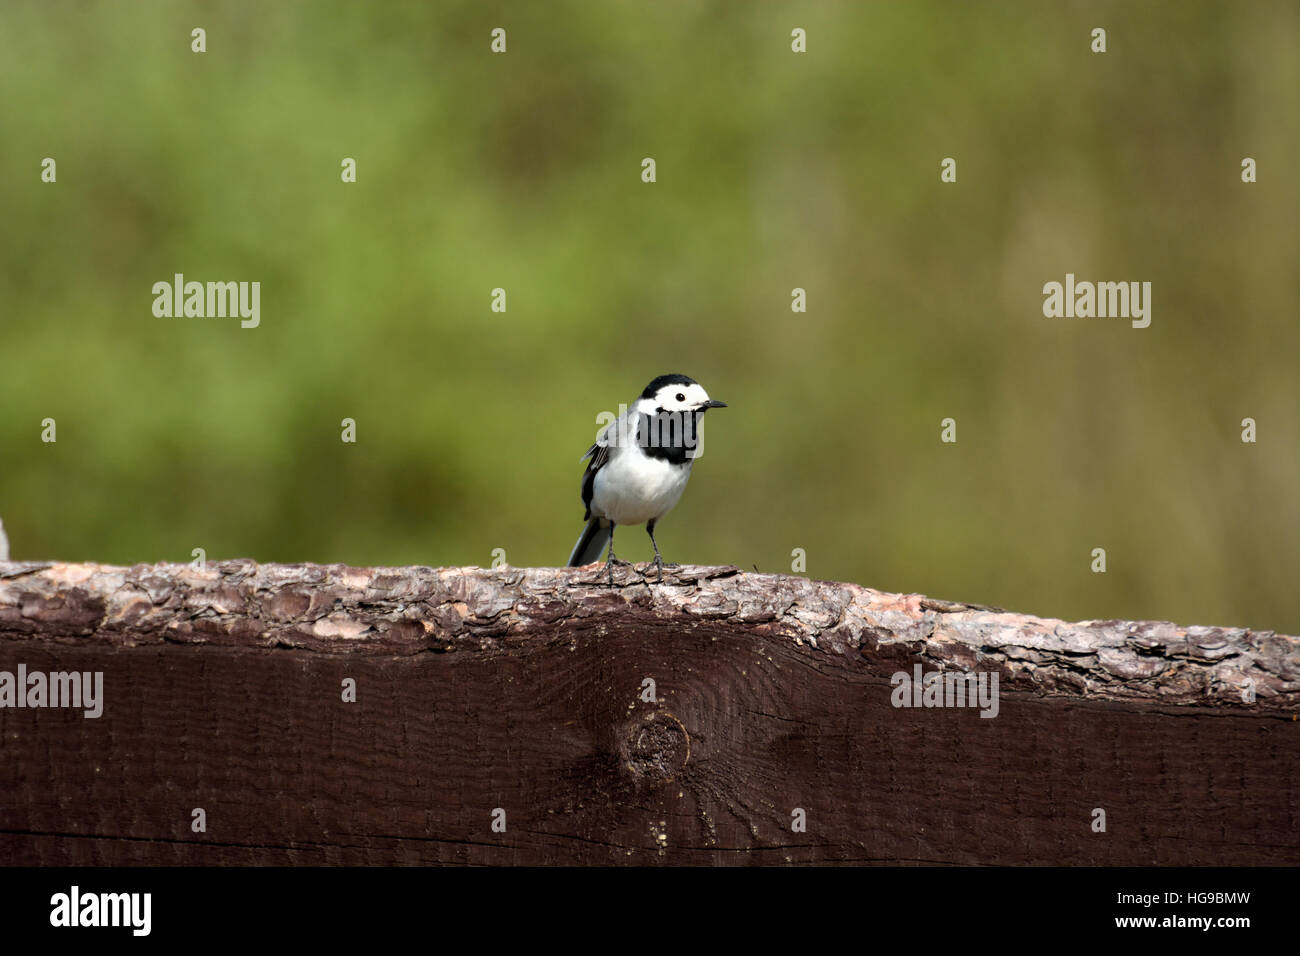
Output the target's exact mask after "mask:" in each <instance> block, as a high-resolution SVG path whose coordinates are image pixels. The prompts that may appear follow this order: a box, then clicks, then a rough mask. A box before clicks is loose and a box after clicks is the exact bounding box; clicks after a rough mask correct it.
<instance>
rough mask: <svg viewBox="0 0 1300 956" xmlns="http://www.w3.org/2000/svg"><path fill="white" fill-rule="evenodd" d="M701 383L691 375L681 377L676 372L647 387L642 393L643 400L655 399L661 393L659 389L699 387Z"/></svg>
mask: <svg viewBox="0 0 1300 956" xmlns="http://www.w3.org/2000/svg"><path fill="white" fill-rule="evenodd" d="M698 384H699V383H698V382H697V381H695V379H693V378H691V377H690V376H689V375H679V374H677V373H676V372H674V373H673V374H671V375H660V376H659V377H658V378H657V379H655V380H654V381H653V382H651V383H650V384H649V385H647V386H646V387H645V391H644V392H642V393H641V397H642V398H654V397H655V395H657V394H658V393H659V389H661V388H663V387H664V386H665V385H698Z"/></svg>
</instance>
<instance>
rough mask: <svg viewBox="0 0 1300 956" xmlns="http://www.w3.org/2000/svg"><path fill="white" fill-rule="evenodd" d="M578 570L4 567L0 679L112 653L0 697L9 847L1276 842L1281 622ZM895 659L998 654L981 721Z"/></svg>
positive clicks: (415, 853) (230, 852)
mask: <svg viewBox="0 0 1300 956" xmlns="http://www.w3.org/2000/svg"><path fill="white" fill-rule="evenodd" d="M652 576H653V575H652ZM603 581H604V575H603V571H602V570H597V569H596V568H595V567H590V568H578V569H567V568H560V569H553V568H540V569H527V570H525V569H513V568H501V569H495V570H481V569H477V568H443V569H430V568H348V567H343V566H314V565H294V566H283V565H258V564H254V563H252V562H247V561H237V562H227V563H223V564H211V565H209V566H208V567H207V568H206V569H205V570H202V571H200V570H196V569H194V568H192V567H190V566H188V565H156V566H137V567H133V568H117V567H107V566H99V565H64V564H31V563H27V564H24V563H16V562H15V563H0V671H9V672H14V671H16V669H17V667H18V665H19V664H24V665H26V668H27V669H28V671H29V672H31V671H44V672H48V671H102V672H103V674H104V696H105V699H106V702H105V708H104V715H103V716H102V717H100V718H99V719H86V718H85V717H83V716H82V713H81V711H70V710H58V709H27V708H23V709H10V708H0V741H3V751H2V754H3V759H0V861H2V862H4V863H7V864H83V863H90V864H132V863H138V864H164V865H165V864H394V863H396V864H423V863H448V864H493V865H501V864H544V863H564V864H611V863H612V864H618V863H636V864H782V863H904V864H1099V865H1109V864H1119V865H1126V864H1137V865H1149V864H1162V865H1164V864H1189V865H1210V864H1213V865H1236V864H1246V865H1294V864H1295V863H1296V862H1298V861H1300V835H1297V834H1300V794H1298V792H1297V790H1298V788H1300V784H1298V783H1297V780H1298V779H1300V774H1298V773H1297V769H1300V767H1298V764H1300V761H1298V760H1297V755H1298V754H1300V746H1298V743H1297V741H1298V740H1300V738H1298V737H1297V733H1300V723H1298V722H1297V721H1296V720H1295V718H1296V715H1297V713H1300V640H1297V639H1296V638H1294V637H1288V636H1285V635H1278V634H1273V633H1271V632H1258V631H1249V630H1244V629H1233V628H1187V627H1177V626H1175V625H1172V624H1167V623H1163V622H1137V623H1131V622H1118V621H1108V622H1097V623H1085V624H1067V623H1064V622H1061V621H1053V620H1043V619H1038V618H1032V617H1027V616H1024V615H1018V614H1010V613H1007V612H1003V611H997V610H994V609H985V608H979V607H974V606H971V605H964V604H954V603H951V602H943V601H935V600H932V599H929V598H924V597H922V596H919V595H897V594H885V593H882V592H876V591H871V590H869V589H866V588H861V587H857V586H855V585H848V584H833V583H827V582H814V581H808V580H805V579H802V578H793V577H785V576H778V575H759V574H745V573H741V572H738V571H737V570H736V569H734V568H702V567H683V568H678V569H668V570H667V572H666V576H665V583H664V584H663V585H659V584H653V583H647V581H646V578H645V577H644V576H643V574H642V571H641V569H639V568H626V567H625V568H620V569H619V570H618V571H617V573H616V581H617V583H618V586H617V587H614V588H612V589H611V588H609V587H606V586H604V585H603ZM916 664H920V665H921V666H922V669H923V670H924V671H925V672H927V673H928V672H930V671H935V670H947V671H954V670H956V671H968V670H969V671H976V672H996V673H997V674H998V676H999V681H1000V685H999V690H1000V695H999V709H998V714H997V716H996V717H994V718H992V719H987V718H981V717H980V716H979V712H978V710H975V709H957V708H896V707H894V706H893V704H892V702H891V695H892V692H893V690H894V688H893V686H892V685H891V681H890V678H891V675H893V674H894V673H895V672H898V671H905V672H908V673H909V674H910V673H911V672H912V669H913V666H914V665H916ZM345 678H353V679H355V680H356V682H357V687H358V692H357V696H358V699H357V702H356V703H344V702H343V701H342V700H341V685H342V681H343V680H344V679H345ZM646 678H651V679H653V681H654V682H655V688H656V692H657V697H658V700H657V702H655V703H647V702H643V701H642V700H641V699H640V695H641V693H642V682H643V681H644V680H645V679H646ZM1246 681H1252V682H1253V687H1254V692H1255V697H1254V700H1253V701H1252V702H1246V701H1245V700H1243V693H1242V688H1243V686H1244V685H1245V682H1246ZM196 807H202V808H203V809H204V810H205V811H206V814H207V832H205V833H193V832H192V831H191V829H190V820H191V811H192V810H193V809H194V808H196ZM1098 807H1100V808H1103V809H1104V810H1105V812H1106V832H1104V833H1094V832H1093V831H1092V828H1091V824H1092V820H1093V810H1094V808H1098ZM496 808H501V809H503V810H504V811H505V816H506V832H504V833H499V832H494V831H493V829H492V826H491V823H492V814H493V811H494V809H496ZM796 808H802V809H803V810H804V811H806V816H807V831H806V832H802V833H800V832H793V831H792V829H791V820H792V816H791V814H792V811H794V810H795V809H796Z"/></svg>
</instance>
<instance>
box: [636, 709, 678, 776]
mask: <svg viewBox="0 0 1300 956" xmlns="http://www.w3.org/2000/svg"><path fill="white" fill-rule="evenodd" d="M623 757H624V759H625V760H626V762H627V767H628V769H629V770H631V771H632V773H633V774H634V775H636V776H638V777H646V778H648V779H650V780H655V781H667V780H671V779H673V777H675V776H676V775H677V774H678V773H680V772H681V770H682V768H684V767H685V766H686V761H688V760H690V759H691V735H690V734H688V733H687V732H686V728H685V727H683V726H682V722H681V721H680V720H678V719H677V718H676V717H674V716H673V715H672V714H669V713H666V712H662V711H661V712H659V713H656V714H652V715H651V716H650V717H649V718H648V719H646V720H643V721H641V722H640V723H637V724H633V725H632V729H631V731H630V732H629V734H628V736H627V740H626V741H625V742H624V744H623Z"/></svg>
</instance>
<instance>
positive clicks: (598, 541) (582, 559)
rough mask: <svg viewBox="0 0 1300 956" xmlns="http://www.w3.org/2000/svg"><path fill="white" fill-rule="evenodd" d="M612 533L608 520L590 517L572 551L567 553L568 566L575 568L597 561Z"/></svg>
mask: <svg viewBox="0 0 1300 956" xmlns="http://www.w3.org/2000/svg"><path fill="white" fill-rule="evenodd" d="M613 533H614V532H613V531H612V530H611V529H610V526H609V522H608V521H604V522H602V519H600V518H592V519H591V520H590V521H588V522H587V527H586V529H585V530H584V531H583V532H582V537H581V538H579V539H578V543H577V544H575V545H574V546H573V553H572V554H570V555H569V567H571V568H576V567H578V566H580V565H583V564H591V562H593V561H598V560H599V559H600V553H601V552H602V551H604V550H605V545H607V544H608V543H609V539H610V537H611V536H612V535H613Z"/></svg>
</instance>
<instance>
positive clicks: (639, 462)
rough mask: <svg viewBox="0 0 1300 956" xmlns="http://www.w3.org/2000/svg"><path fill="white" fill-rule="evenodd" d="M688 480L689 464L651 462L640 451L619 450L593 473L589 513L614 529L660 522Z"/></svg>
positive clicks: (655, 459)
mask: <svg viewBox="0 0 1300 956" xmlns="http://www.w3.org/2000/svg"><path fill="white" fill-rule="evenodd" d="M690 477H691V469H690V465H689V464H686V465H673V464H670V463H669V462H666V461H663V460H662V459H659V458H651V457H650V456H649V455H645V454H643V453H642V452H641V450H640V449H639V448H627V449H622V450H620V451H619V452H618V453H616V454H614V455H611V456H610V460H609V461H608V462H607V463H606V464H605V467H603V468H601V469H600V471H598V472H596V481H595V486H594V487H593V488H592V495H591V512H592V514H594V515H597V516H599V517H601V518H608V519H609V520H610V521H612V522H614V523H615V524H616V525H619V524H642V523H644V522H646V521H649V520H650V519H651V518H662V517H663V516H664V515H665V514H667V513H668V512H669V511H671V510H672V507H673V505H675V504H677V500H678V499H679V498H681V496H682V492H683V491H685V490H686V482H687V479H689V478H690Z"/></svg>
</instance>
